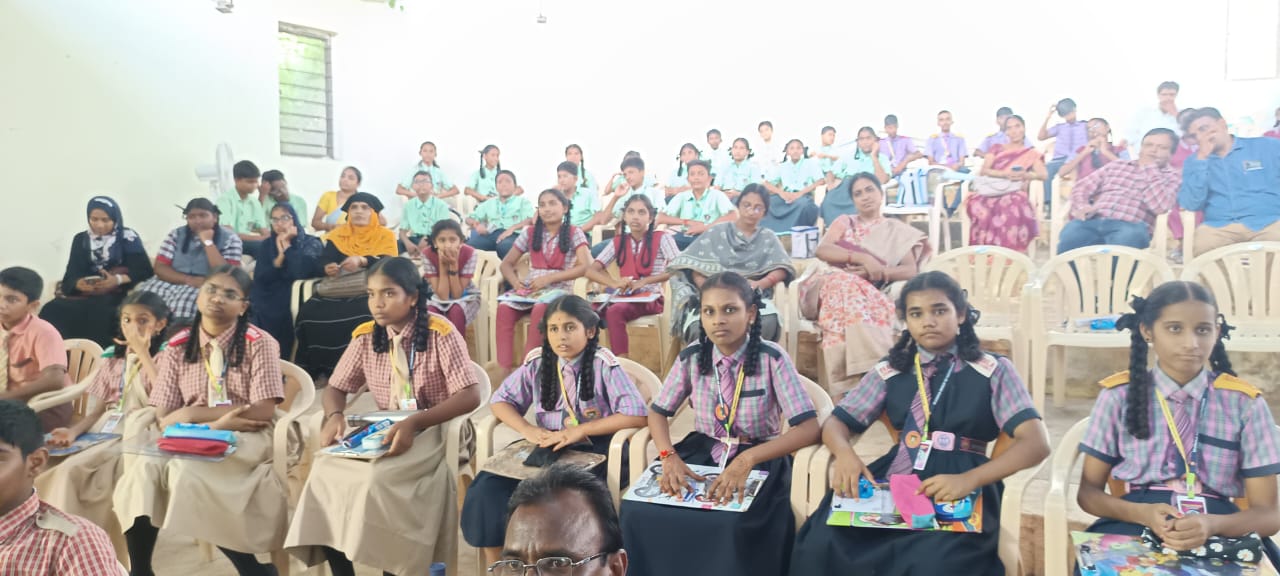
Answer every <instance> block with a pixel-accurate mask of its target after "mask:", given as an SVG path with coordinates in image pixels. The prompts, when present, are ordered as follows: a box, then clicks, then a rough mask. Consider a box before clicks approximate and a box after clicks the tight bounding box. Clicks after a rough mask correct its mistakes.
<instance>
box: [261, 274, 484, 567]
mask: <svg viewBox="0 0 1280 576" xmlns="http://www.w3.org/2000/svg"><path fill="white" fill-rule="evenodd" d="M368 288H369V313H370V314H372V315H373V318H374V320H373V321H372V322H366V323H364V324H361V325H360V326H359V327H358V328H356V329H355V331H354V332H352V334H351V345H350V346H348V347H347V350H346V352H344V353H343V354H342V360H340V361H339V362H338V366H337V368H336V369H335V370H334V372H333V376H332V377H331V378H329V387H328V388H326V389H325V391H324V396H323V402H324V413H325V416H324V427H323V428H322V431H321V434H320V442H321V444H323V445H325V446H331V445H333V444H334V443H336V442H338V441H340V440H342V438H343V437H344V436H345V435H346V433H347V423H346V416H345V414H344V413H345V411H346V409H347V395H348V394H354V393H356V392H358V391H359V390H360V389H361V388H364V387H368V389H369V392H371V393H372V394H373V399H374V402H375V403H376V404H377V406H378V410H398V411H411V412H412V415H411V416H408V417H407V418H405V419H403V420H401V421H399V422H397V423H395V424H394V425H392V426H391V428H390V429H389V430H388V431H387V435H386V439H385V440H384V441H383V444H384V445H386V446H388V447H389V449H388V451H387V453H386V454H385V455H384V456H383V457H381V458H378V459H376V460H372V461H369V460H356V459H350V458H342V457H338V456H325V455H320V456H318V457H317V458H316V461H315V464H314V467H313V468H312V470H311V474H310V476H308V477H307V484H306V487H305V488H303V491H302V497H301V498H300V499H299V501H298V508H297V511H296V512H295V513H294V515H293V523H292V524H291V525H290V527H289V535H288V537H287V538H286V539H285V548H286V550H288V551H289V553H291V554H293V555H294V556H296V557H297V558H299V559H301V560H303V561H304V562H305V563H306V564H307V565H308V566H314V565H316V564H318V563H320V562H323V561H326V560H327V561H328V563H329V569H330V571H332V572H333V574H334V576H353V575H354V574H355V571H354V567H353V565H352V562H357V563H360V564H363V565H366V566H373V567H376V568H379V569H381V570H384V571H385V572H384V573H391V574H426V573H427V571H428V570H429V569H430V567H431V564H432V562H450V563H452V562H453V559H454V558H455V557H456V553H457V544H458V543H457V530H458V528H457V525H458V524H457V522H458V510H457V505H458V504H457V502H458V497H457V486H456V484H455V479H454V477H453V476H452V475H451V474H449V467H448V465H447V463H446V462H445V444H446V443H445V438H444V428H443V427H441V426H440V424H444V423H446V422H448V421H449V420H450V419H453V418H455V417H457V416H461V415H464V414H467V413H469V412H471V411H472V410H474V409H475V408H476V407H477V406H479V405H480V402H481V401H482V398H481V397H480V392H479V390H478V389H477V388H476V383H477V378H476V374H475V371H474V370H472V366H471V361H470V359H469V358H468V357H467V345H466V343H465V342H464V341H463V337H462V333H461V332H459V331H457V330H455V329H454V328H453V325H451V324H450V323H449V322H448V321H446V320H445V319H444V318H441V317H439V316H436V315H434V314H431V313H430V312H429V311H428V307H427V302H428V301H429V299H430V297H431V290H430V287H429V286H428V285H427V284H426V283H425V282H423V281H422V278H420V277H419V276H418V271H417V268H416V267H415V266H414V264H413V262H412V261H410V260H407V259H404V258H387V259H384V260H380V261H379V262H378V263H377V264H374V265H373V267H372V268H370V269H369V280H368Z"/></svg>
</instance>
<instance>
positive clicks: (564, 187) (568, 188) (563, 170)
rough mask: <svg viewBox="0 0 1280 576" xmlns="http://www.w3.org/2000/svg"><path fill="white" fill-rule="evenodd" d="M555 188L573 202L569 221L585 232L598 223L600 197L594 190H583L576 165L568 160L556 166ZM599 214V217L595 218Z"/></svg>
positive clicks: (588, 232) (600, 215)
mask: <svg viewBox="0 0 1280 576" xmlns="http://www.w3.org/2000/svg"><path fill="white" fill-rule="evenodd" d="M556 188H559V190H560V193H561V194H562V195H564V197H565V199H566V200H567V201H569V202H571V203H572V204H573V208H572V209H571V210H570V211H569V222H570V223H572V224H573V225H574V226H577V227H578V228H581V229H582V231H583V232H584V233H586V234H590V233H591V230H592V229H594V228H595V227H596V224H599V223H600V222H599V220H600V218H604V217H605V215H604V214H601V213H600V212H601V210H600V197H599V196H597V195H596V192H595V190H585V189H583V187H582V184H581V180H579V178H578V165H577V164H574V163H573V162H570V161H568V160H566V161H564V162H561V163H560V165H559V166H557V167H556ZM597 216H599V217H600V218H597Z"/></svg>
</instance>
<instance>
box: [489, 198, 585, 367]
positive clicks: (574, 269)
mask: <svg viewBox="0 0 1280 576" xmlns="http://www.w3.org/2000/svg"><path fill="white" fill-rule="evenodd" d="M571 209H572V205H571V204H570V202H569V201H568V200H567V199H565V197H564V194H561V193H560V191H559V190H554V189H547V190H543V191H542V193H541V194H539V195H538V213H537V214H536V215H535V218H536V219H537V220H536V222H534V224H533V225H532V226H529V227H527V228H525V229H524V231H522V232H521V233H520V236H519V237H518V238H516V242H515V244H513V245H512V246H511V251H509V252H507V255H506V257H504V258H503V259H502V265H501V266H500V267H499V270H500V271H501V272H502V278H503V279H505V280H506V281H507V284H508V285H510V286H514V287H515V289H516V292H528V293H535V292H538V291H539V290H542V289H544V288H545V289H553V290H563V291H565V292H568V291H570V290H572V289H573V281H574V280H576V279H578V278H580V277H582V275H583V274H586V272H587V265H588V264H590V263H591V252H590V250H589V249H588V246H587V237H586V235H585V234H583V233H582V229H580V228H578V227H577V226H574V225H572V224H570V223H569V211H570V210H571ZM525 253H528V254H529V274H528V276H526V277H524V278H521V277H520V276H518V275H517V274H516V262H519V261H520V257H521V256H523V255H524V254H525ZM546 309H547V305H546V304H545V303H541V302H540V303H537V304H517V303H513V302H501V303H499V304H498V310H497V312H496V314H497V315H498V317H497V329H498V333H497V335H496V337H497V344H498V365H499V366H500V367H501V368H502V370H503V372H504V373H510V371H511V370H512V368H514V367H515V358H514V356H515V352H514V350H513V348H514V346H515V336H514V334H515V327H516V321H517V320H519V319H520V318H522V317H524V316H525V315H526V314H529V315H530V316H529V330H528V332H527V334H528V336H527V337H526V338H525V345H524V353H526V354H527V353H528V352H529V351H530V350H533V349H534V348H537V347H539V346H541V345H542V335H541V332H539V331H538V329H537V327H538V326H539V325H540V324H541V323H542V317H543V315H544V314H545V313H546Z"/></svg>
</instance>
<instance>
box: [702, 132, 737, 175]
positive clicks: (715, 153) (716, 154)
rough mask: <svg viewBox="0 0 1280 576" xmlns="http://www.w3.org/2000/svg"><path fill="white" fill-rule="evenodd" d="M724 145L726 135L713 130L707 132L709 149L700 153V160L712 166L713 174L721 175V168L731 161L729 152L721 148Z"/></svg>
mask: <svg viewBox="0 0 1280 576" xmlns="http://www.w3.org/2000/svg"><path fill="white" fill-rule="evenodd" d="M723 143H724V135H722V134H720V131H719V130H717V129H715V128H712V129H710V130H707V149H706V150H703V151H701V152H699V153H698V159H699V160H702V161H704V162H707V163H709V164H711V173H712V174H713V175H714V174H719V173H720V168H722V167H723V166H724V164H725V163H726V162H728V161H729V150H728V149H727V148H721V147H720V145H721V144H723Z"/></svg>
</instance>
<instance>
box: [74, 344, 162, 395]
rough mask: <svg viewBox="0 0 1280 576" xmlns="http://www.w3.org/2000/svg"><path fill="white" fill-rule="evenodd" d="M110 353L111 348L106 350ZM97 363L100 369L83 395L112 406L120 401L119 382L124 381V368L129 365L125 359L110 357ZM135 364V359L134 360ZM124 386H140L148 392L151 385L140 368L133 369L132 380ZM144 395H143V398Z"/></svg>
mask: <svg viewBox="0 0 1280 576" xmlns="http://www.w3.org/2000/svg"><path fill="white" fill-rule="evenodd" d="M107 350H108V351H109V352H112V351H113V349H112V348H108V349H107ZM99 362H100V363H101V364H102V367H101V368H99V369H98V373H97V374H95V375H94V377H93V381H92V382H90V383H89V387H88V388H86V389H85V393H86V394H88V395H90V396H93V397H94V398H97V399H98V400H100V401H102V403H103V404H106V405H107V406H114V405H115V403H116V402H118V401H119V400H120V389H121V382H122V381H123V380H124V372H125V367H126V366H128V365H129V361H128V359H127V358H126V357H122V356H111V357H104V358H102V359H101V360H99ZM134 363H135V364H136V363H137V359H136V358H135V359H134ZM125 386H129V387H133V386H141V387H142V389H143V390H149V389H150V388H151V383H150V382H149V381H148V380H147V374H146V371H145V370H142V369H141V367H139V368H135V373H134V375H133V378H132V379H131V380H130V381H129V382H127V383H125ZM145 395H146V393H145V392H144V393H143V396H145Z"/></svg>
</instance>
